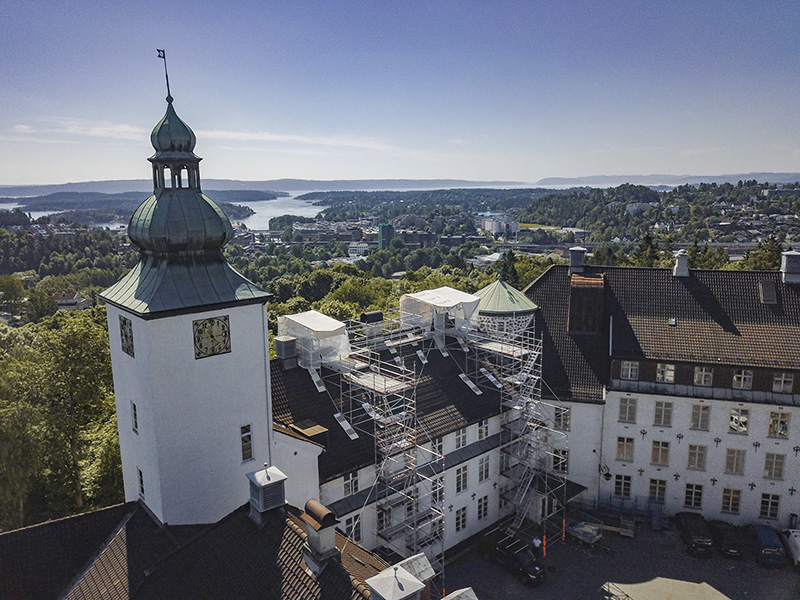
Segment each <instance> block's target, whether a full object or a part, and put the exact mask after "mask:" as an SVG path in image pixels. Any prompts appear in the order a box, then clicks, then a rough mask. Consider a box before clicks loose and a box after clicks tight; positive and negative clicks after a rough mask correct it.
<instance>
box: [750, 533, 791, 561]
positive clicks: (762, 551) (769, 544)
mask: <svg viewBox="0 0 800 600" xmlns="http://www.w3.org/2000/svg"><path fill="white" fill-rule="evenodd" d="M753 539H754V541H755V548H756V560H757V561H758V562H760V563H761V564H762V565H767V566H773V567H779V566H781V565H783V564H784V563H785V562H786V550H785V549H784V547H783V542H782V541H781V537H780V535H779V534H778V532H777V531H776V530H775V529H773V528H772V527H770V526H769V525H763V524H761V523H759V524H757V525H753Z"/></svg>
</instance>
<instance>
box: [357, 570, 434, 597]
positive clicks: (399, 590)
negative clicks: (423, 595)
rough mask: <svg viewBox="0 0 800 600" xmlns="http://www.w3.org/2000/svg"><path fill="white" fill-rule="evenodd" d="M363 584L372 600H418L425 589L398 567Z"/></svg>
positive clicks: (383, 572)
mask: <svg viewBox="0 0 800 600" xmlns="http://www.w3.org/2000/svg"><path fill="white" fill-rule="evenodd" d="M365 583H366V584H367V586H368V587H369V591H370V598H372V599H373V600H418V598H419V595H420V592H421V591H422V590H423V589H424V587H425V586H424V585H423V584H422V582H421V581H420V580H419V579H417V578H416V577H414V576H413V575H411V573H409V572H408V571H406V570H405V569H404V568H403V567H401V566H398V565H395V566H393V567H389V568H388V569H384V570H383V571H381V572H380V573H378V574H377V575H375V576H373V577H370V578H369V579H367V580H366V582H365Z"/></svg>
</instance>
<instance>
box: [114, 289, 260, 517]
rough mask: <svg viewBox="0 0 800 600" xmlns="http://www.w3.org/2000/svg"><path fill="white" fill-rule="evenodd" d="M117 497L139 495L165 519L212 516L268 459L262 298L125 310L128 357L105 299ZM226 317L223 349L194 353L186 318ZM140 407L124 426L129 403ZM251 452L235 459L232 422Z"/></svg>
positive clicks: (237, 497)
mask: <svg viewBox="0 0 800 600" xmlns="http://www.w3.org/2000/svg"><path fill="white" fill-rule="evenodd" d="M108 310H109V312H108V318H109V331H110V334H111V350H112V365H113V371H114V386H115V391H116V394H117V413H118V416H119V417H120V425H119V429H120V445H121V446H120V449H121V452H122V457H123V472H124V478H125V489H126V499H134V498H135V497H138V482H137V481H136V480H135V479H136V467H137V465H138V466H139V468H141V469H142V472H143V473H144V477H145V494H146V498H145V501H146V503H147V505H148V507H150V509H151V510H153V512H154V513H155V514H156V516H157V517H158V518H159V519H161V520H162V521H163V522H166V523H171V524H187V523H208V522H215V521H217V520H219V519H220V518H222V517H223V516H225V515H226V514H228V513H229V512H231V511H232V510H234V509H235V508H236V507H238V506H240V505H242V504H244V503H245V502H246V501H247V499H248V495H249V493H248V484H247V480H246V478H245V474H246V473H248V472H251V471H254V470H257V469H258V468H260V467H261V465H262V464H263V463H264V462H268V460H269V454H268V450H269V446H268V434H270V433H271V430H270V429H271V421H270V417H269V413H268V408H267V403H268V398H267V390H268V386H267V379H266V378H267V375H266V371H265V360H266V356H267V355H266V352H267V348H268V346H267V341H266V338H265V334H266V328H265V325H266V306H262V305H248V306H238V307H232V308H228V309H224V310H216V311H206V312H202V313H196V314H192V315H179V316H173V317H165V318H159V319H152V320H149V321H144V320H142V319H138V318H137V317H135V316H133V315H126V316H128V317H129V318H130V319H131V321H133V328H134V348H135V354H136V358H135V359H133V358H131V357H129V356H128V355H127V354H125V353H124V352H122V350H121V348H120V341H119V319H118V315H119V311H118V309H116V308H114V307H112V306H109V307H108ZM221 315H228V317H229V319H230V327H231V352H230V353H228V354H222V355H217V356H212V357H208V358H203V359H199V360H198V359H195V357H194V341H193V329H192V321H194V320H196V319H199V318H208V317H214V316H221ZM130 400H133V401H134V402H136V404H137V407H138V411H139V434H138V435H136V434H132V433H131V427H130V408H129V402H130ZM246 424H251V425H252V435H253V456H254V458H253V459H252V460H250V461H246V462H242V460H241V439H240V427H241V426H242V425H246Z"/></svg>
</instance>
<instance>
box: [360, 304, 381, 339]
mask: <svg viewBox="0 0 800 600" xmlns="http://www.w3.org/2000/svg"><path fill="white" fill-rule="evenodd" d="M359 320H360V321H361V328H362V330H363V331H364V335H365V336H366V337H368V338H371V337H375V336H377V335H380V334H381V332H382V331H383V313H382V312H381V311H379V310H373V311H370V312H365V313H361V318H360V319H359Z"/></svg>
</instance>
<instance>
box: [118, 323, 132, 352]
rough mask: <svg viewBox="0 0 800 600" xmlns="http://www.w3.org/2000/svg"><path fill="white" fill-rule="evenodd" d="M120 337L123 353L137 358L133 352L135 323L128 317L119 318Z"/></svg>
mask: <svg viewBox="0 0 800 600" xmlns="http://www.w3.org/2000/svg"><path fill="white" fill-rule="evenodd" d="M119 337H120V341H121V342H122V351H123V352H124V353H125V354H129V355H130V356H132V357H134V358H135V353H134V351H133V323H131V320H130V319H129V318H127V317H123V316H122V315H120V316H119Z"/></svg>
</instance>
